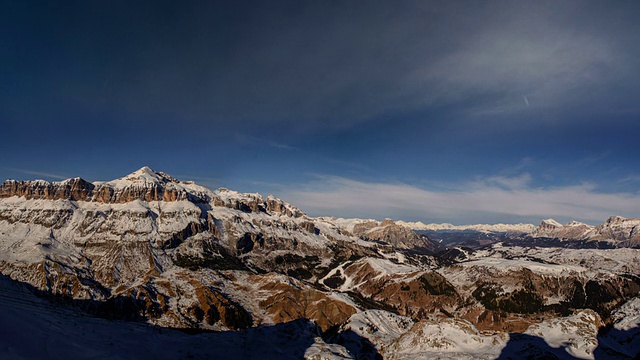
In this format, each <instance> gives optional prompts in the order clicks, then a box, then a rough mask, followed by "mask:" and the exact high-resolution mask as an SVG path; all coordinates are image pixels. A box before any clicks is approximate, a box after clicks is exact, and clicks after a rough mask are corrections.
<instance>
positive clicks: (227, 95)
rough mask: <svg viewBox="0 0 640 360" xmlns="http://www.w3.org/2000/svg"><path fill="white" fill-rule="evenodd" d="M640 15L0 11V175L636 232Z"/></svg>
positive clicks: (364, 213) (447, 5)
mask: <svg viewBox="0 0 640 360" xmlns="http://www.w3.org/2000/svg"><path fill="white" fill-rule="evenodd" d="M639 20H640V2H638V1H615V2H609V1H514V0H511V1H357V2H356V1H345V2H339V1H266V2H265V1H255V2H251V1H226V2H217V1H207V2H196V1H192V2H191V1H184V2H169V1H138V2H130V1H60V2H58V1H0V55H1V56H0V125H1V126H2V130H1V131H0V151H2V154H4V156H3V157H2V160H0V177H1V178H7V179H8V178H11V179H22V180H29V179H36V178H42V179H45V180H50V181H57V180H60V179H64V178H69V177H75V176H80V177H82V178H84V179H86V180H89V181H97V180H110V179H114V178H118V177H122V176H124V175H126V174H128V173H131V172H133V171H135V170H136V169H138V168H140V167H142V166H145V165H148V166H150V167H152V168H153V169H155V170H157V171H164V172H167V173H169V174H171V175H173V176H174V177H177V178H179V179H181V180H194V181H196V182H197V183H200V184H202V185H204V186H207V187H209V188H212V189H215V188H218V187H226V188H230V189H234V190H238V191H243V192H260V193H262V194H264V195H266V194H274V195H276V196H278V197H280V198H282V199H284V200H285V201H288V202H291V203H293V204H294V205H296V206H298V207H299V208H301V209H302V210H303V211H305V212H306V213H307V214H309V215H312V216H320V215H328V216H338V217H359V218H375V219H384V218H387V217H389V218H393V219H403V220H407V221H423V222H425V223H431V222H449V223H453V224H466V223H480V222H482V223H500V222H502V223H517V222H532V223H538V222H540V221H541V220H542V219H544V218H549V217H552V218H555V219H557V220H559V221H563V222H566V221H569V220H572V219H575V220H581V221H585V222H587V223H590V224H598V223H601V222H603V221H604V220H606V218H608V217H609V216H611V215H621V216H625V217H640V166H639V161H638V159H639V155H640V144H639V139H640V137H639V136H640V66H638V64H640V21H639Z"/></svg>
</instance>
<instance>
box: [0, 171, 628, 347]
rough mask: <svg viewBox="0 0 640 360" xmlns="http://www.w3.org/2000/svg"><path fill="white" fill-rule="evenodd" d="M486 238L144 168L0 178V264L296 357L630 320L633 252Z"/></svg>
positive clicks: (161, 319) (453, 343) (163, 323)
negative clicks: (99, 174) (290, 339)
mask: <svg viewBox="0 0 640 360" xmlns="http://www.w3.org/2000/svg"><path fill="white" fill-rule="evenodd" d="M614 223H615V224H614ZM550 224H551V223H550ZM625 224H626V222H625V221H624V220H620V221H617V220H616V221H611V224H610V225H611V226H609V227H608V228H611V229H618V230H615V231H614V232H615V233H616V234H617V233H619V232H620V231H622V230H619V229H623V228H624V229H627V227H628V226H627V225H628V224H627V225H625ZM551 225H555V224H551ZM551 225H549V226H547V227H546V228H545V229H543V230H544V231H547V232H548V231H555V230H554V229H556V228H557V227H558V226H555V227H554V228H553V229H551ZM560 226H562V225H560ZM576 227H578V225H576ZM598 231H599V232H601V233H605V232H606V231H605V230H598ZM612 231H613V230H612ZM616 231H617V232H616ZM625 231H626V230H625ZM632 232H633V231H632ZM632 232H631V233H632ZM631 233H630V234H631ZM504 236H506V237H507V238H509V239H511V237H510V236H511V235H509V234H505V235H504ZM517 239H521V240H522V241H528V240H527V239H529V238H527V237H526V236H523V235H522V234H521V233H520V234H519V235H518V237H517ZM585 241H586V240H585ZM494 242H495V241H489V242H487V243H486V244H488V245H486V246H484V247H483V246H482V245H481V244H477V246H476V250H471V249H468V248H467V249H465V248H456V249H449V250H448V251H446V252H444V253H441V256H440V255H435V253H436V252H437V251H440V250H442V249H443V248H442V247H441V246H439V245H437V244H435V243H434V242H432V241H431V240H430V239H429V238H428V237H426V236H422V235H418V234H416V233H415V232H413V231H411V229H410V228H408V227H407V226H405V225H403V223H401V222H394V221H392V220H390V219H386V220H384V221H382V222H378V221H375V220H357V219H336V218H312V217H309V216H307V215H306V214H304V213H303V212H302V211H301V210H300V209H297V208H296V207H295V206H293V205H291V204H288V203H286V202H284V201H282V200H280V199H277V198H275V197H273V196H268V197H266V198H264V197H262V196H261V195H259V194H250V193H237V192H235V191H231V190H227V189H218V190H215V191H211V190H209V189H206V188H204V187H201V186H199V185H197V184H195V183H192V182H183V181H179V180H177V179H175V178H173V177H171V176H169V175H167V174H165V173H161V172H155V171H153V170H151V169H150V168H148V167H144V168H142V169H140V170H138V171H136V172H134V173H132V174H130V175H127V176H125V177H123V178H120V179H116V180H113V181H108V182H94V183H89V182H86V181H84V180H82V179H79V178H76V179H69V180H65V181H62V182H53V183H49V182H45V181H39V180H38V181H27V182H24V181H12V180H10V181H7V182H5V183H4V184H3V185H2V187H0V273H2V274H4V275H6V276H7V277H8V278H11V279H13V280H16V281H20V282H22V283H24V284H28V285H29V286H30V287H32V288H33V291H34V292H36V293H38V294H39V295H41V296H45V297H52V298H54V299H57V300H61V301H62V302H63V303H68V304H74V305H76V306H77V307H80V308H81V309H83V310H85V311H87V312H89V313H91V314H94V315H98V316H101V317H107V318H111V319H121V320H136V321H144V322H147V323H150V324H153V325H156V326H160V327H171V328H181V329H190V330H200V331H201V330H241V329H248V328H256V329H255V330H248V331H249V332H242V333H238V334H245V335H237V336H240V338H242V339H246V338H247V337H249V338H250V337H251V336H254V335H251V334H258V333H260V331H267V332H269V334H272V333H274V332H283V333H287V332H288V331H291V332H294V333H295V332H297V331H299V332H301V333H305V334H306V333H308V334H309V336H307V337H305V338H304V340H300V341H303V342H305V344H304V345H302V344H301V345H300V346H299V348H301V349H304V351H303V352H302V353H298V354H297V355H300V356H296V358H300V357H305V356H306V357H310V358H313V356H315V355H317V356H319V357H318V358H320V357H321V356H324V355H322V354H325V352H326V351H328V352H330V353H332V354H333V355H331V356H334V357H336V358H340V356H343V357H345V356H346V357H348V356H358V357H360V358H377V357H379V356H385V357H388V358H403V357H405V358H412V356H417V355H419V354H431V355H433V354H436V353H438V354H439V352H438V350H437V349H440V352H441V353H447V354H451V356H452V357H454V358H455V357H456V356H462V355H464V354H467V355H468V354H471V355H473V354H475V355H478V354H480V353H474V352H473V351H471V350H470V349H469V348H465V347H464V346H462V345H460V344H461V342H460V341H462V342H464V341H467V342H468V341H471V340H469V339H475V340H473V341H471V342H472V343H477V344H476V345H478V349H481V350H478V351H483V352H485V353H487V354H495V356H498V355H499V354H500V351H499V350H500V349H502V348H503V347H512V346H514V345H507V344H512V342H513V341H516V342H517V343H518V344H519V343H520V342H521V340H518V339H523V338H524V337H517V336H515V337H513V336H512V337H509V333H527V334H529V335H531V336H535V337H537V338H544V339H547V340H548V339H550V336H551V335H549V334H554V331H555V330H553V329H557V328H570V326H569V324H574V323H575V324H577V323H580V324H583V323H584V324H586V325H584V326H582V327H580V326H578V327H579V328H581V329H587V330H584V331H582V332H581V333H580V334H581V335H580V337H579V339H572V340H571V339H570V340H571V341H574V342H576V341H577V343H579V344H583V343H584V344H589V345H588V346H587V345H577V347H576V350H575V351H577V352H576V354H577V353H579V351H583V350H581V349H585V348H586V349H589V351H590V352H589V353H588V354H593V351H594V350H593V349H594V348H595V346H592V345H593V344H592V343H593V342H594V341H595V343H596V346H597V345H598V335H597V334H598V329H599V328H602V327H604V326H609V327H613V328H612V329H617V328H615V326H617V325H616V324H618V325H619V324H620V323H621V322H625V321H626V323H632V321H631V320H629V319H631V318H632V317H633V314H634V312H633V311H626V312H625V313H624V314H626V315H624V316H619V313H616V312H617V311H619V309H621V308H624V306H627V307H629V306H631V305H629V306H628V305H626V304H630V303H631V304H635V303H633V301H634V299H635V298H636V297H637V296H638V293H639V292H640V277H639V276H640V263H638V261H637V259H638V258H640V256H638V254H637V253H636V252H637V251H638V250H634V249H615V250H598V249H561V248H557V247H546V248H537V247H530V246H517V245H518V244H519V245H523V243H522V242H521V243H518V242H517V241H514V242H513V244H512V246H507V245H506V244H507V243H508V242H507V241H505V242H504V244H505V245H502V244H501V243H496V244H493V245H492V243H494ZM634 306H635V305H634ZM629 308H633V309H635V307H633V306H631V307H629ZM585 311H586V312H585ZM616 314H618V315H616ZM301 319H308V320H310V321H312V323H313V324H314V325H313V326H311V325H308V324H307V325H304V326H303V325H300V324H302V322H300V321H301ZM557 319H560V320H557ZM626 323H625V324H626ZM277 324H287V325H277ZM295 324H298V325H295ZM305 324H306V323H305ZM273 325H276V326H273ZM572 326H573V325H572ZM576 326H577V325H576ZM290 327H293V328H295V329H298V330H295V329H294V330H291V329H290ZM316 327H317V328H316ZM628 328H630V329H631V328H634V326H631V325H629V326H628ZM260 329H271V330H260ZM287 329H289V330H287ZM366 329H369V330H366ZM251 331H253V332H251ZM615 331H623V330H615ZM615 331H613V332H612V333H615ZM624 331H627V330H624ZM593 332H595V333H596V335H593V334H592V333H593ZM229 334H231V333H229ZM234 334H235V333H234ZM427 334H431V335H429V336H427ZM320 335H322V337H323V338H324V340H319V338H318V336H320ZM225 336H227V337H229V338H228V339H230V340H229V341H230V342H232V343H235V342H237V341H236V340H237V339H236V338H234V336H236V335H219V337H218V339H227V338H225ZM305 336H306V335H305ZM616 336H617V335H616ZM619 337H620V336H619ZM622 337H624V336H622ZM316 338H318V339H316ZM427 338H429V339H431V340H428V341H427V340H425V339H427ZM308 339H313V341H311V342H308V341H307V340H308ZM460 339H463V340H460ZM464 339H466V340H464ZM514 339H515V340H514ZM554 339H556V338H554ZM563 339H564V338H562V337H561V339H560V340H558V341H565V340H566V339H565V340H563ZM589 339H591V340H589ZM593 339H595V340H593ZM616 339H617V338H616ZM556 340H557V339H556ZM216 341H217V340H216ZM225 341H226V340H225ZM243 341H244V340H243ZM296 341H298V340H295V341H294V343H295V342H296ZM425 341H426V342H425ZM554 341H555V340H554ZM567 341H569V340H567ZM590 341H591V342H590ZM616 341H617V340H616ZM307 342H308V343H307ZM336 344H341V345H336ZM420 344H422V345H420ZM534 345H535V344H534ZM278 346H280V345H278ZM282 346H284V345H282ZM296 346H297V345H296ZM518 346H519V345H518ZM610 348H612V349H613V348H616V346H613V347H611V346H610ZM314 349H315V350H314ZM411 349H422V350H420V351H421V352H420V353H416V352H415V351H412V350H411ZM447 349H449V350H447ZM518 349H520V347H519V348H518ZM274 351H275V350H274ZM314 351H315V352H314ZM416 351H417V350H416ZM518 351H520V350H518ZM608 351H609V350H608ZM610 351H614V350H610ZM615 351H618V352H619V351H620V350H615ZM507 353H508V352H507ZM516 353H518V352H517V351H516ZM551 353H554V354H555V353H556V352H551ZM314 354H315V355H314ZM403 354H404V355H403ZM505 354H506V353H505ZM585 354H587V353H585ZM471 355H470V356H471ZM475 355H474V356H475ZM425 356H426V355H425ZM465 356H466V355H465ZM585 356H586V355H585ZM589 356H590V355H589Z"/></svg>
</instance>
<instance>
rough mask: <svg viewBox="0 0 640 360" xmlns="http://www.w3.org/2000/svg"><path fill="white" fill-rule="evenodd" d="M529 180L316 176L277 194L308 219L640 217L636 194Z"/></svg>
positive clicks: (589, 219)
mask: <svg viewBox="0 0 640 360" xmlns="http://www.w3.org/2000/svg"><path fill="white" fill-rule="evenodd" d="M530 181H531V176H530V175H529V174H522V175H520V176H516V177H500V176H496V177H490V178H487V179H485V180H476V181H474V182H470V183H465V184H459V185H458V186H456V187H455V188H453V189H446V190H428V189H423V188H420V187H417V186H412V185H408V184H403V183H379V182H363V181H358V180H352V179H347V178H343V177H337V176H319V177H318V178H317V180H315V181H313V182H310V183H307V184H306V185H305V186H304V187H302V188H299V189H294V190H289V191H285V192H284V193H282V194H280V195H281V196H282V197H284V198H285V199H287V200H289V201H291V202H293V203H294V204H296V205H298V206H300V207H301V209H302V210H304V211H307V212H308V213H310V214H311V215H335V216H343V217H352V216H360V217H373V218H378V219H380V218H384V217H393V218H396V219H403V220H412V221H416V220H420V221H423V222H440V221H448V222H453V223H458V224H464V223H474V222H500V221H504V219H505V216H508V218H509V219H510V220H511V221H527V222H538V221H540V220H541V219H544V218H548V217H555V218H557V219H559V220H561V221H568V220H570V219H575V220H581V221H586V222H588V223H592V224H597V223H601V222H602V221H604V220H606V219H607V218H608V217H609V216H612V215H622V216H627V217H632V216H633V214H637V213H638V212H640V195H638V194H631V193H601V192H598V191H596V188H595V186H593V185H591V184H579V185H573V186H564V187H550V188H535V187H532V186H530V185H529V183H530Z"/></svg>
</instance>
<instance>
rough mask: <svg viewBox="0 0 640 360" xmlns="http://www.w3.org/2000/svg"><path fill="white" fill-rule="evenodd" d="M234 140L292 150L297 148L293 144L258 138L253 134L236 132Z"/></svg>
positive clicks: (245, 143)
mask: <svg viewBox="0 0 640 360" xmlns="http://www.w3.org/2000/svg"><path fill="white" fill-rule="evenodd" d="M236 140H237V141H238V142H240V143H241V144H243V145H254V146H268V147H270V148H273V149H278V150H286V151H293V150H298V148H296V147H295V146H291V145H287V144H284V143H280V142H277V141H273V140H270V139H266V138H258V137H255V136H250V135H245V134H236Z"/></svg>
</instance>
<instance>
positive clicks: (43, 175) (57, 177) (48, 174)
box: [3, 167, 69, 180]
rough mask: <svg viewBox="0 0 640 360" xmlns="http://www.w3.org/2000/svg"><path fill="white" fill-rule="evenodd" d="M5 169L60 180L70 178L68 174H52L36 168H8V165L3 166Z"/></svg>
mask: <svg viewBox="0 0 640 360" xmlns="http://www.w3.org/2000/svg"><path fill="white" fill-rule="evenodd" d="M3 169H5V170H9V171H15V172H19V173H23V174H28V175H36V176H42V177H46V178H52V179H59V180H64V179H68V178H69V177H68V176H63V175H58V174H52V173H48V172H43V171H36V170H27V169H17V168H8V167H3Z"/></svg>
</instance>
